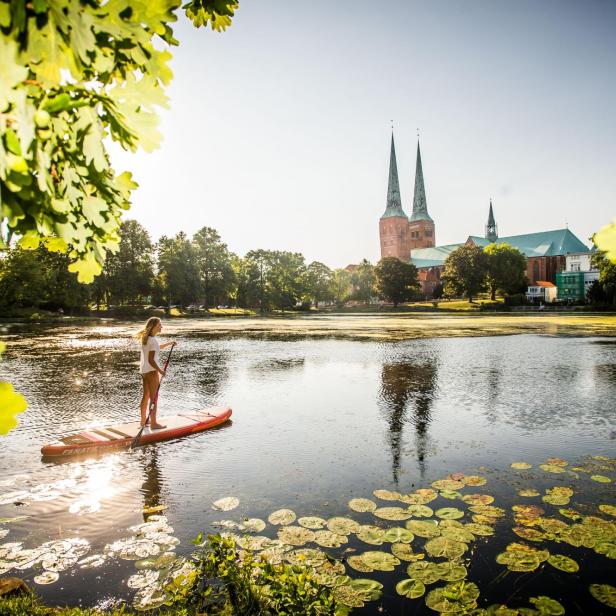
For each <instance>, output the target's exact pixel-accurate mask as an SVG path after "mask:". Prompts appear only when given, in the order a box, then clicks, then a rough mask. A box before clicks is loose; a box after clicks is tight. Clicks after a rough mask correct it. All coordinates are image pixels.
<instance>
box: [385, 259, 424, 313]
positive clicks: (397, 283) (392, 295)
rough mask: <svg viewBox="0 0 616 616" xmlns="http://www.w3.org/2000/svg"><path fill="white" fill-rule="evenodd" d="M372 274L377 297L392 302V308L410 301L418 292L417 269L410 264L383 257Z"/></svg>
mask: <svg viewBox="0 0 616 616" xmlns="http://www.w3.org/2000/svg"><path fill="white" fill-rule="evenodd" d="M374 273H375V275H376V288H377V291H378V293H379V296H380V297H381V298H383V299H386V300H388V301H390V302H393V304H394V307H395V306H397V305H398V304H399V303H400V302H405V301H408V300H410V299H411V298H412V297H413V295H414V294H415V293H416V292H417V291H418V290H419V279H418V277H417V268H416V267H415V266H414V265H413V264H412V263H404V262H403V261H400V259H398V258H396V257H383V258H382V259H381V260H380V261H379V262H378V263H377V265H376V267H375V269H374Z"/></svg>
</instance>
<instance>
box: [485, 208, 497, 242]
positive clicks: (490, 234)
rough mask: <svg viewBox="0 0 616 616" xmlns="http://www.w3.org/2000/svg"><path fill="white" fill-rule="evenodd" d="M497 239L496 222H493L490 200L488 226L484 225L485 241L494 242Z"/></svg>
mask: <svg viewBox="0 0 616 616" xmlns="http://www.w3.org/2000/svg"><path fill="white" fill-rule="evenodd" d="M497 238H498V230H497V228H496V221H495V220H494V212H493V211H492V199H490V213H489V214H488V224H487V225H486V240H488V241H489V242H495V241H496V240H497Z"/></svg>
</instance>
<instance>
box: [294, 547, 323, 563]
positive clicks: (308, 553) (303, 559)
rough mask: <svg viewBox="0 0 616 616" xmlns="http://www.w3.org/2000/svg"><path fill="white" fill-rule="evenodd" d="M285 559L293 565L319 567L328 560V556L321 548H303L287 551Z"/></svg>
mask: <svg viewBox="0 0 616 616" xmlns="http://www.w3.org/2000/svg"><path fill="white" fill-rule="evenodd" d="M284 559H285V560H286V561H287V562H288V563H290V564H291V565H303V566H305V567H319V566H321V565H322V564H323V563H324V562H326V561H327V556H326V555H325V553H324V552H322V551H321V550H315V549H313V548H302V549H299V550H293V551H291V552H287V553H286V554H285V555H284Z"/></svg>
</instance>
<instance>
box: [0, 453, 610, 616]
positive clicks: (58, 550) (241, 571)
mask: <svg viewBox="0 0 616 616" xmlns="http://www.w3.org/2000/svg"><path fill="white" fill-rule="evenodd" d="M615 471H616V459H614V458H608V457H605V456H595V457H593V458H588V459H586V460H585V461H584V463H583V464H580V465H577V466H575V465H570V464H569V463H568V462H567V461H566V460H563V459H561V458H549V459H547V460H546V461H545V462H544V463H543V464H540V465H538V467H537V469H533V468H532V465H531V464H528V463H526V462H514V463H512V464H511V470H510V472H509V474H513V475H514V478H515V483H516V489H515V494H514V496H513V499H512V500H511V501H510V503H508V505H505V504H504V502H499V501H498V500H497V498H496V497H495V496H494V495H492V494H490V493H489V488H488V485H489V484H488V478H487V477H486V476H481V475H474V474H464V473H451V474H450V475H448V476H447V477H445V478H443V479H439V480H436V481H433V482H432V483H431V484H430V485H429V486H426V487H420V488H417V489H415V490H413V491H411V492H408V493H402V492H398V491H394V490H388V489H375V490H374V491H373V492H372V494H371V495H370V497H369V498H368V497H357V498H352V499H351V500H350V501H349V502H348V504H347V507H348V511H347V512H346V513H344V514H342V515H337V516H334V517H331V518H328V519H326V518H322V517H319V516H317V515H305V516H302V515H298V514H297V513H296V512H295V511H293V510H292V509H289V508H281V509H277V510H275V511H272V512H271V513H270V514H269V515H268V516H267V518H266V519H261V518H256V517H255V518H247V517H243V518H241V519H239V520H234V519H220V520H218V521H217V522H215V523H214V526H215V527H217V528H218V529H219V531H220V532H219V534H216V535H209V536H208V537H207V538H206V539H204V538H203V536H199V537H198V538H197V540H196V541H195V542H194V543H195V545H196V549H195V550H194V552H193V553H192V554H191V555H190V556H179V555H178V554H176V552H175V548H176V547H177V545H178V544H179V540H178V539H177V537H175V536H174V535H173V533H174V530H173V528H172V527H171V525H170V524H169V521H168V519H167V518H166V517H165V516H164V515H162V512H163V510H164V509H165V506H164V505H159V506H155V507H150V508H146V509H144V510H143V515H144V519H145V521H144V522H143V523H141V524H137V525H135V526H131V527H130V528H129V529H128V530H129V533H130V534H128V535H127V536H126V537H123V538H120V539H118V540H116V541H114V542H112V543H108V544H107V545H105V546H104V548H103V549H102V550H101V551H100V553H91V552H92V549H91V548H92V546H91V545H90V544H89V543H88V541H87V540H85V539H82V538H70V539H68V538H67V539H57V540H51V541H47V542H45V543H43V544H41V545H39V546H36V547H24V545H23V542H6V543H2V544H0V574H7V573H9V572H10V573H11V574H12V575H19V574H20V572H22V571H31V572H33V573H35V574H36V575H34V577H33V578H32V580H33V582H34V583H35V584H37V585H46V584H51V583H54V582H56V581H58V580H59V579H60V576H61V574H62V573H63V572H66V573H68V572H70V571H74V570H75V569H77V568H82V569H86V568H98V567H103V566H108V565H109V564H111V563H112V562H113V561H114V560H117V559H119V560H125V561H132V562H134V565H135V571H134V573H132V574H131V575H130V576H128V579H127V585H128V587H129V588H130V589H132V590H134V591H135V592H134V595H133V597H132V608H133V609H134V610H137V611H143V610H150V609H156V608H163V609H165V608H166V607H167V606H173V609H174V610H175V609H178V610H181V611H182V612H183V613H187V614H188V613H193V612H194V613H210V614H214V613H230V614H240V613H241V614H260V613H271V614H277V613H302V614H345V613H348V612H349V611H352V610H353V609H354V608H361V607H364V606H370V605H371V604H372V605H373V606H374V608H375V609H377V604H375V603H374V602H376V601H378V600H379V599H380V598H381V596H382V595H383V593H387V594H388V595H390V596H391V594H392V593H393V592H395V593H397V595H399V596H400V597H403V598H404V599H407V600H409V601H411V602H423V604H424V606H425V608H427V609H429V610H433V611H435V612H440V613H443V614H452V613H456V614H473V615H476V616H480V615H486V616H487V615H493V614H499V615H501V616H503V615H516V614H520V615H522V616H530V615H533V614H534V615H548V616H549V615H552V616H558V615H560V614H565V611H566V608H567V605H566V601H565V602H561V601H562V598H561V597H558V596H548V595H547V594H536V595H535V594H531V595H530V596H528V597H526V604H525V605H504V604H493V605H488V606H485V602H484V605H481V604H482V596H481V595H482V591H481V583H482V582H483V581H484V580H483V579H481V578H479V577H478V576H475V575H474V571H473V566H474V564H475V558H476V554H477V548H478V547H480V545H481V544H486V543H487V544H489V543H490V542H492V541H495V542H496V543H498V542H499V539H502V538H503V537H507V541H508V542H507V543H506V544H505V545H504V547H499V548H497V549H496V550H495V551H493V554H492V556H491V558H492V559H494V560H495V563H496V565H497V566H498V567H500V568H502V575H503V576H507V575H514V576H516V575H523V574H533V573H541V572H545V571H547V572H550V575H551V577H555V576H565V577H569V576H570V582H571V583H572V584H575V585H578V586H579V587H580V591H579V592H580V595H579V602H580V604H581V605H584V606H590V607H589V609H591V608H592V609H593V610H594V613H600V612H601V611H602V610H605V609H606V608H616V587H614V586H613V585H611V584H608V583H605V580H604V579H598V580H596V582H595V581H593V583H590V584H588V583H585V586H584V587H583V588H582V587H581V586H582V584H581V582H580V579H581V578H580V577H579V576H580V575H581V566H583V565H584V563H585V562H586V561H587V558H588V557H589V556H591V557H593V558H595V559H600V561H603V559H606V560H605V565H603V564H602V565H601V567H602V568H607V567H608V566H609V565H610V562H609V561H610V560H613V559H616V503H615V502H614V500H615V499H614V496H613V492H612V486H613V483H614V480H615V478H614V474H615ZM537 473H540V474H539V475H537ZM499 482H500V479H499ZM552 483H554V484H556V485H549V484H552ZM535 486H537V487H541V489H537V487H535ZM592 486H595V487H596V488H598V491H599V493H600V495H601V496H600V497H601V498H603V496H605V500H606V501H609V502H597V501H594V502H584V501H585V500H586V501H587V500H588V499H585V497H584V496H585V494H587V493H588V488H589V487H592ZM498 487H499V488H502V486H501V485H500V483H499V486H498ZM60 488H61V486H60V485H59V484H58V482H56V483H55V484H49V485H44V486H37V487H36V488H34V489H33V490H31V491H30V492H29V493H26V491H13V492H10V493H7V494H4V495H2V497H0V502H8V501H11V500H14V499H15V498H16V496H20V495H21V497H22V498H26V496H28V495H29V497H30V498H33V497H35V498H37V499H41V498H43V499H45V498H53V497H54V494H55V492H54V490H55V491H57V490H59V489H60ZM596 491H597V490H595V492H596ZM499 493H500V492H499ZM7 499H8V501H7ZM239 504H240V499H239V498H237V497H234V496H228V497H225V498H221V499H219V500H217V501H215V502H214V503H213V504H212V509H214V510H217V511H221V512H227V511H229V512H230V511H233V510H234V509H236V508H237V507H238V506H239ZM80 511H81V509H80ZM19 519H21V517H14V518H2V519H0V539H2V538H5V537H6V536H7V535H8V534H9V531H10V526H11V524H12V523H13V522H16V521H18V520H19ZM512 534H513V535H514V539H513V540H511V535H512ZM383 573H385V574H386V577H383ZM374 576H377V577H379V578H380V581H379V580H377V579H374ZM561 579H564V578H561ZM390 580H391V582H390ZM608 581H609V580H608ZM383 583H385V584H387V588H384V585H383ZM390 584H391V586H390ZM394 589H395V591H394ZM518 602H519V601H518ZM563 603H564V604H563ZM3 605H5V606H6V605H8V604H6V603H3ZM7 613H16V614H17V613H20V612H18V611H17V612H10V611H9V612H7ZM24 613H25V612H24Z"/></svg>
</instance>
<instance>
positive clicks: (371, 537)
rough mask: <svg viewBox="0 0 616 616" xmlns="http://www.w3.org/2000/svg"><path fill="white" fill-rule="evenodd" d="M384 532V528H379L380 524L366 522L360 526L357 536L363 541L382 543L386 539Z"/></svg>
mask: <svg viewBox="0 0 616 616" xmlns="http://www.w3.org/2000/svg"><path fill="white" fill-rule="evenodd" d="M384 534H385V530H384V529H382V528H379V527H378V526H372V525H369V524H365V525H363V526H360V527H359V529H358V530H357V533H356V536H357V538H358V539H359V540H360V541H363V542H364V543H368V544H370V545H382V543H383V541H384V539H383V535H384Z"/></svg>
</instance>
